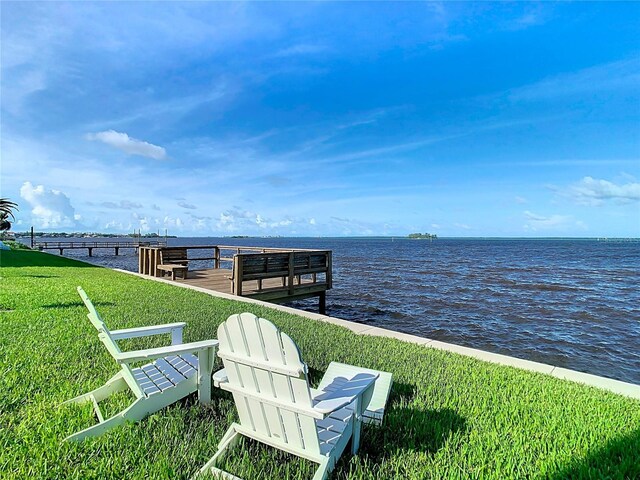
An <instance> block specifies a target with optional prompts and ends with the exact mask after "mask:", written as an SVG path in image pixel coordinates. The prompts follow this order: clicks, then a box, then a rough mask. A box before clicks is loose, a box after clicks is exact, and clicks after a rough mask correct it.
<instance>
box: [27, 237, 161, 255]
mask: <svg viewBox="0 0 640 480" xmlns="http://www.w3.org/2000/svg"><path fill="white" fill-rule="evenodd" d="M166 244H167V243H166V242H164V241H159V240H142V241H138V240H112V241H109V240H102V241H100V240H75V241H58V240H56V241H50V240H46V241H36V242H34V243H33V248H37V249H38V250H58V251H59V252H60V255H63V254H64V251H65V250H77V249H83V248H86V249H87V250H88V251H89V256H90V257H91V256H93V249H94V248H113V249H114V253H115V254H116V255H118V254H119V252H120V249H121V248H133V249H136V250H137V249H138V248H140V247H150V246H153V247H164V246H165V245H166Z"/></svg>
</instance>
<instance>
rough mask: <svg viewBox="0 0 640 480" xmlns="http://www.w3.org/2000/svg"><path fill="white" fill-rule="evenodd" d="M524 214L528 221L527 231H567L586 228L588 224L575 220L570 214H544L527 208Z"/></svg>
mask: <svg viewBox="0 0 640 480" xmlns="http://www.w3.org/2000/svg"><path fill="white" fill-rule="evenodd" d="M524 216H525V218H526V219H527V222H526V223H525V225H524V227H523V228H524V230H525V231H531V232H537V231H540V230H543V231H544V230H550V231H555V232H566V231H567V230H569V229H571V230H575V229H579V230H585V229H586V228H587V226H586V225H585V223H584V222H582V221H574V220H573V219H572V217H570V216H568V215H558V214H554V215H550V216H544V215H539V214H537V213H533V212H530V211H529V210H526V211H525V212H524Z"/></svg>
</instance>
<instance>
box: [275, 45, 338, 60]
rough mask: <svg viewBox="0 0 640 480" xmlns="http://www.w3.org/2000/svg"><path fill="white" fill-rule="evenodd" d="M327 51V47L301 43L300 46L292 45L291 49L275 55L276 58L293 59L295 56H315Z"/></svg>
mask: <svg viewBox="0 0 640 480" xmlns="http://www.w3.org/2000/svg"><path fill="white" fill-rule="evenodd" d="M326 50H327V47H325V46H323V45H311V44H307V43H301V44H298V45H292V46H291V47H287V48H283V49H282V50H279V51H277V52H276V53H274V54H273V56H274V57H292V56H295V55H313V54H316V53H321V52H324V51H326Z"/></svg>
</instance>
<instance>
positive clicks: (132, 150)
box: [86, 130, 167, 160]
mask: <svg viewBox="0 0 640 480" xmlns="http://www.w3.org/2000/svg"><path fill="white" fill-rule="evenodd" d="M86 139H87V140H91V141H96V140H97V141H99V142H102V143H106V144H107V145H109V146H111V147H114V148H117V149H118V150H122V151H123V152H125V153H127V154H129V155H140V156H142V157H148V158H153V159H155V160H164V159H165V158H167V151H166V150H165V149H164V148H162V147H159V146H157V145H153V144H151V143H148V142H144V141H142V140H137V139H135V138H131V137H130V136H129V135H127V134H126V133H121V132H116V131H115V130H106V131H104V132H98V133H88V134H87V135H86Z"/></svg>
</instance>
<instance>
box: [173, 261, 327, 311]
mask: <svg viewBox="0 0 640 480" xmlns="http://www.w3.org/2000/svg"><path fill="white" fill-rule="evenodd" d="M231 275H232V271H231V270H228V269H226V268H214V269H206V270H189V271H188V272H187V278H186V279H181V278H177V279H176V280H175V281H176V282H178V283H186V284H187V285H193V286H195V287H200V288H205V289H207V290H213V291H216V292H222V293H228V294H229V295H233V292H232V285H233V283H232V282H231ZM300 285H301V286H302V287H304V286H305V285H309V286H311V285H314V283H313V281H312V280H310V279H306V278H302V279H301V283H300ZM325 289H326V287H322V290H325ZM281 290H282V280H281V279H279V278H268V279H265V280H263V281H262V290H259V289H258V281H257V280H252V281H245V282H244V283H243V293H242V296H243V297H253V298H264V297H268V296H269V294H270V293H271V292H275V291H281ZM277 296H278V297H282V294H278V295H277ZM309 296H316V294H314V295H309ZM287 300H289V301H290V300H291V299H290V298H283V299H282V301H287ZM270 301H272V302H276V299H270ZM276 303H277V302H276Z"/></svg>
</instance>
